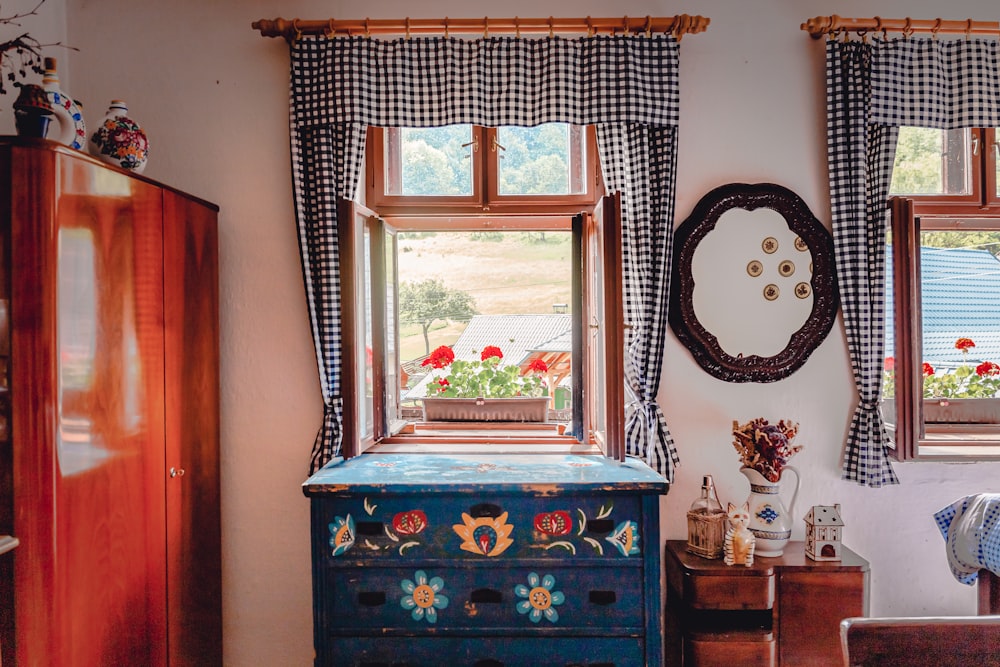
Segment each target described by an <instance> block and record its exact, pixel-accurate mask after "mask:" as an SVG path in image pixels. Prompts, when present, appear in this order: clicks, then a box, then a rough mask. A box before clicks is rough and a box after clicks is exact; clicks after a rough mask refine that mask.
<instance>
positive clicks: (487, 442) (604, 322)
mask: <svg viewBox="0 0 1000 667" xmlns="http://www.w3.org/2000/svg"><path fill="white" fill-rule="evenodd" d="M620 206H621V198H620V195H618V194H617V193H615V195H614V196H611V197H606V198H604V199H603V200H602V201H601V202H599V203H598V206H596V207H594V209H593V210H591V211H587V212H585V213H581V214H578V215H576V216H565V215H563V216H541V215H536V216H526V217H517V216H514V217H503V218H493V217H489V218H484V217H475V216H466V217H461V216H459V217H447V216H436V217H433V218H422V217H420V218H418V217H409V218H407V217H390V216H386V217H382V216H380V215H379V214H378V213H376V212H375V211H374V210H372V209H369V208H367V207H365V206H363V205H361V204H358V203H356V202H352V201H348V200H341V201H340V202H339V205H338V235H339V238H338V242H339V251H340V271H341V295H342V303H341V331H342V348H341V349H342V355H343V360H344V363H343V367H342V374H341V388H342V395H343V397H344V409H343V429H342V430H343V444H342V456H344V458H350V457H353V456H357V455H359V454H361V453H363V452H364V451H366V450H371V449H373V448H375V447H376V446H378V447H379V450H380V451H429V450H430V449H431V448H434V450H435V451H439V448H445V449H446V450H449V451H461V448H462V447H477V446H478V447H483V446H486V447H490V448H493V447H496V446H507V447H521V448H522V449H524V450H525V451H531V452H533V453H544V452H545V451H546V450H548V451H556V450H553V449H552V446H557V447H559V450H558V451H572V452H578V453H601V452H603V453H604V454H605V455H607V456H609V457H611V458H615V459H617V460H624V453H625V444H624V435H625V433H624V431H625V429H624V424H625V414H624V411H625V408H624V405H625V401H624V382H625V379H624V329H625V324H624V314H623V310H622V301H623V300H622V298H621V294H622V291H621V290H622V261H621V215H620ZM387 229H395V230H397V231H400V230H432V229H437V230H442V231H467V230H476V229H489V230H504V229H507V230H510V229H515V230H539V231H544V230H555V229H560V230H571V231H573V232H574V241H573V256H574V260H573V267H574V268H573V274H574V275H573V283H574V289H573V303H574V306H575V307H577V309H576V310H575V311H574V312H577V313H579V315H578V316H577V317H576V318H574V326H573V355H572V358H573V365H572V366H573V368H572V374H573V377H574V383H573V405H574V415H573V419H572V421H571V424H570V429H569V432H566V431H564V430H561V429H558V428H557V427H556V425H551V428H550V431H551V433H550V434H548V435H540V434H539V431H538V427H531V426H525V425H518V424H496V423H467V424H463V425H456V426H454V427H451V428H443V429H442V428H435V430H434V431H433V432H422V431H421V430H420V429H416V428H413V427H412V426H411V425H410V424H406V423H403V422H401V421H400V420H399V419H398V418H397V415H393V414H389V412H390V411H391V409H390V408H389V407H387V406H389V404H390V403H391V401H390V400H389V399H388V398H387V397H388V396H390V394H395V393H397V392H398V391H399V386H398V375H396V379H393V371H392V369H389V368H388V364H387V363H386V356H387V355H386V352H385V350H386V345H387V344H392V345H394V347H395V349H396V350H398V349H399V342H398V328H392V327H390V326H387V323H388V322H390V321H394V322H397V323H398V312H394V313H388V310H387V309H388V308H389V307H390V302H389V301H388V300H387V297H386V295H388V294H390V292H389V291H388V290H387V289H386V287H387V285H386V281H385V275H386V269H387V268H389V267H388V265H389V264H390V261H389V260H388V259H387V257H388V256H390V253H387V252H386V250H387V242H386V240H385V239H386V238H387V234H386V233H385V230H387ZM365 230H368V236H367V239H368V244H369V245H368V247H365V244H364V239H365V238H366V237H365ZM393 238H394V237H393ZM391 256H393V257H394V256H395V253H391ZM366 259H370V260H372V261H371V263H370V264H371V265H370V266H366V265H365V264H366V262H365V260H366ZM392 268H393V271H392V273H391V275H397V274H396V273H395V271H394V268H395V267H392ZM595 274H596V276H597V277H596V278H595ZM397 279H398V275H397ZM392 293H393V294H394V293H395V291H393V292H392ZM369 299H370V303H371V307H370V308H369V309H368V311H369V312H371V313H372V317H371V319H370V320H368V319H367V318H366V317H365V313H366V308H365V304H366V300H369ZM599 303H600V304H601V305H600V306H598V305H597V304H599ZM391 306H392V307H393V308H395V309H396V310H397V311H398V304H395V300H394V299H393V301H392V302H391ZM597 310H600V314H601V317H599V316H598V314H597V313H596V312H595V311H597ZM378 311H382V312H381V313H380V314H378V315H376V314H375V313H376V312H378ZM366 327H370V329H371V336H370V337H371V340H372V355H371V356H372V369H373V378H372V386H373V391H374V396H373V401H372V406H371V409H372V411H373V414H374V418H373V419H372V420H370V421H369V420H367V419H366V418H365V414H366V412H365V408H364V407H362V401H361V400H359V397H362V396H365V395H366V394H365V393H364V389H365V388H364V378H363V374H364V369H363V367H362V363H363V361H364V359H365V356H364V355H365V354H366V350H365V347H366V339H367V338H368V334H367V331H366ZM588 332H595V334H593V335H598V336H601V339H600V342H601V345H600V346H598V345H595V344H592V343H591V342H590V341H589V340H588V339H589V338H590V336H588V335H587V334H588ZM599 350H600V351H601V352H602V353H603V358H602V360H601V362H600V363H597V362H596V361H595V355H596V354H597V353H598V351H599ZM411 424H412V423H411Z"/></svg>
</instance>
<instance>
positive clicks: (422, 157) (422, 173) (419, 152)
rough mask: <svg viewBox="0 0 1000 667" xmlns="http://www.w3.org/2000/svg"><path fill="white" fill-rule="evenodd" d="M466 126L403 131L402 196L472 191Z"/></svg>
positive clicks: (467, 127) (467, 126) (407, 129)
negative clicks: (465, 144) (466, 144)
mask: <svg viewBox="0 0 1000 667" xmlns="http://www.w3.org/2000/svg"><path fill="white" fill-rule="evenodd" d="M469 128H470V126H469V125H447V126H445V127H431V128H420V129H416V128H406V129H404V130H403V131H402V147H401V155H402V157H401V159H402V180H403V185H402V193H401V194H404V195H412V196H424V195H470V194H472V177H471V173H472V172H471V170H470V169H471V166H470V165H471V163H470V162H469V159H468V156H469V154H470V148H469V147H468V146H465V147H463V146H462V144H464V143H467V142H468V141H469V140H470V139H471V136H472V135H471V133H470V129H469Z"/></svg>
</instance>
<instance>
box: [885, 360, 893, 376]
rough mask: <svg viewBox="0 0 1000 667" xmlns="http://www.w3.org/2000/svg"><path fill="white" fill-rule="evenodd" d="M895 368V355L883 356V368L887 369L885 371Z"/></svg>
mask: <svg viewBox="0 0 1000 667" xmlns="http://www.w3.org/2000/svg"><path fill="white" fill-rule="evenodd" d="M895 368H896V358H895V357H886V358H885V370H887V371H889V372H890V373H891V372H892V371H893V370H895Z"/></svg>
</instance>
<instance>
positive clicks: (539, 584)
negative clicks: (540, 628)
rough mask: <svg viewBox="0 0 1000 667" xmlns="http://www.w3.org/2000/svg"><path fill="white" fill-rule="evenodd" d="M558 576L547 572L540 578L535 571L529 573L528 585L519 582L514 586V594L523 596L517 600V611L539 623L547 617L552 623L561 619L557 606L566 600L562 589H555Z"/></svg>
mask: <svg viewBox="0 0 1000 667" xmlns="http://www.w3.org/2000/svg"><path fill="white" fill-rule="evenodd" d="M555 585H556V578H555V577H553V576H552V575H551V574H546V575H545V576H544V577H541V578H539V577H538V574H537V573H535V572H530V573H529V574H528V585H527V586H525V585H524V584H518V585H517V586H515V587H514V595H516V596H517V597H519V598H521V599H520V600H518V601H517V613H519V614H527V615H528V620H529V621H531V622H532V623H538V622H539V621H541V620H542V617H543V616H544V617H545V620H547V621H549V622H550V623H556V622H558V621H559V612H558V611H556V609H555V608H556V607H557V606H559V605H561V604H562V603H563V602H565V601H566V596H565V595H564V594H563V592H562V591H554V590H552V589H553V587H555Z"/></svg>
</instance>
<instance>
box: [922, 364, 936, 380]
mask: <svg viewBox="0 0 1000 667" xmlns="http://www.w3.org/2000/svg"><path fill="white" fill-rule="evenodd" d="M932 375H934V367H933V366H931V365H930V364H929V363H927V362H926V361H925V362H924V377H930V376H932Z"/></svg>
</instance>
